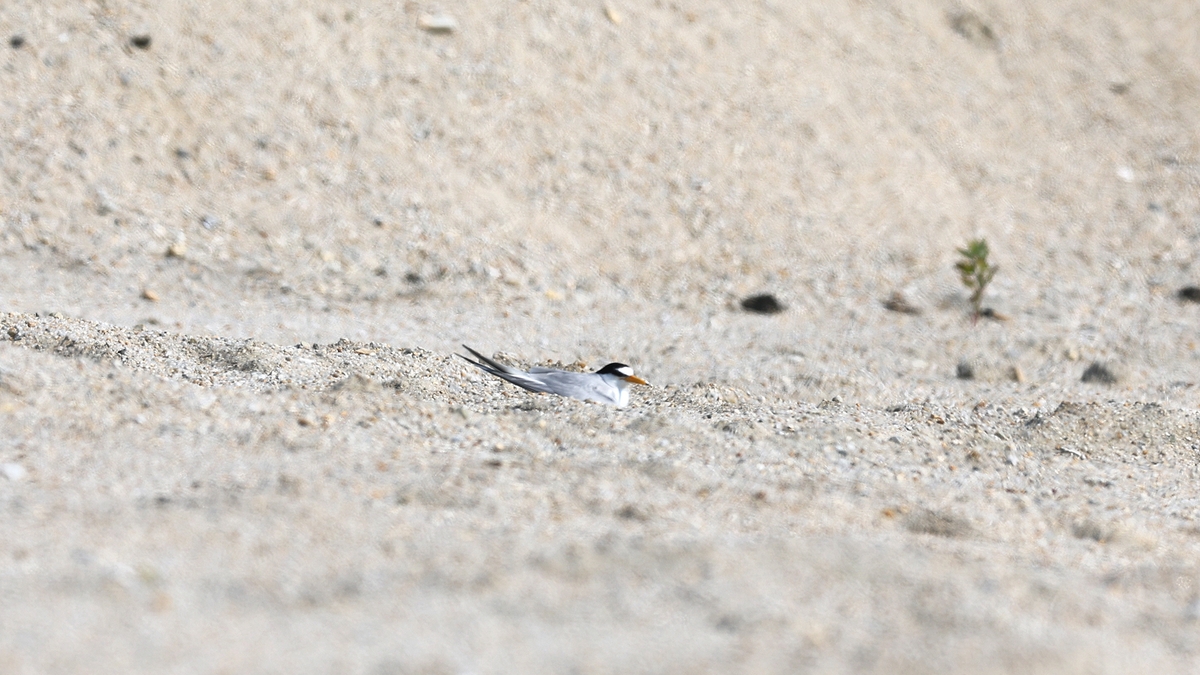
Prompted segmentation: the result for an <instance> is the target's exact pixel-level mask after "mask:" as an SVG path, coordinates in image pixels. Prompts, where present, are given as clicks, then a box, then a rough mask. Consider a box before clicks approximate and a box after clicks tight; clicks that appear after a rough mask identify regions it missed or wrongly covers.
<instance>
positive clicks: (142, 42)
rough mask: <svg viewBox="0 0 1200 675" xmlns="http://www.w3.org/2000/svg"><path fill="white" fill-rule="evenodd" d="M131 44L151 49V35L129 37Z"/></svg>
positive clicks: (139, 47)
mask: <svg viewBox="0 0 1200 675" xmlns="http://www.w3.org/2000/svg"><path fill="white" fill-rule="evenodd" d="M129 44H131V45H133V46H134V47H137V48H138V49H150V36H149V35H134V36H133V37H131V38H129Z"/></svg>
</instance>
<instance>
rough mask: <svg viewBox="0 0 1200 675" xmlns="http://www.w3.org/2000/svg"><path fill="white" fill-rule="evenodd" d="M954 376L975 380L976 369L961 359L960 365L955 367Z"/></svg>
mask: <svg viewBox="0 0 1200 675" xmlns="http://www.w3.org/2000/svg"><path fill="white" fill-rule="evenodd" d="M954 376H955V377H957V378H958V379H960V380H973V379H975V369H974V368H972V367H971V364H969V363H967V362H966V361H959V362H958V365H957V366H955V367H954Z"/></svg>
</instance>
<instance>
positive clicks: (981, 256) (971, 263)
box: [954, 239, 1000, 321]
mask: <svg viewBox="0 0 1200 675" xmlns="http://www.w3.org/2000/svg"><path fill="white" fill-rule="evenodd" d="M958 252H959V253H961V254H962V257H963V259H962V260H959V261H958V262H957V263H955V265H954V266H955V267H957V268H958V274H959V277H960V278H962V282H963V286H966V287H967V290H968V291H971V307H972V308H973V309H974V310H975V313H974V320H975V321H978V320H979V317H980V316H983V314H984V309H983V291H984V290H985V289H986V288H987V285H988V284H989V283H991V282H992V277H994V276H996V270H998V269H1000V268H999V267H998V266H996V265H992V264H991V263H989V262H988V245H987V240H986V239H976V240H974V241H971V242H969V243H968V244H967V247H966V248H960V249H958Z"/></svg>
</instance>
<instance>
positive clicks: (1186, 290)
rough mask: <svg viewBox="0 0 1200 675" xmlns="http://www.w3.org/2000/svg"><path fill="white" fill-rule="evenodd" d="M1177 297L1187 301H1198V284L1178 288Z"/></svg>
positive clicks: (1199, 293)
mask: <svg viewBox="0 0 1200 675" xmlns="http://www.w3.org/2000/svg"><path fill="white" fill-rule="evenodd" d="M1178 295H1179V299H1180V300H1187V301H1188V302H1200V286H1184V287H1183V288H1181V289H1179V294H1178Z"/></svg>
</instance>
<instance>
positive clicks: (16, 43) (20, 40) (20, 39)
mask: <svg viewBox="0 0 1200 675" xmlns="http://www.w3.org/2000/svg"><path fill="white" fill-rule="evenodd" d="M8 46H9V47H12V48H13V49H20V48H21V47H24V46H25V36H24V35H14V36H12V37H10V38H8Z"/></svg>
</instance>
